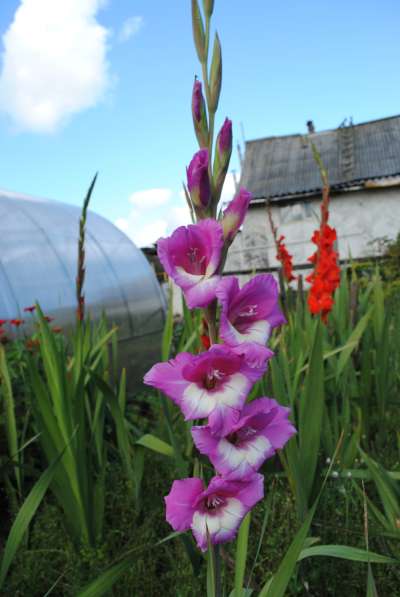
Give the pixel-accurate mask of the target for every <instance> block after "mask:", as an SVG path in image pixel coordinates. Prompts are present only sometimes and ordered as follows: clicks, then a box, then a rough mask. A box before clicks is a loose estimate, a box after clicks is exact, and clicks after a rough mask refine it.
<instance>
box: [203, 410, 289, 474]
mask: <svg viewBox="0 0 400 597" xmlns="http://www.w3.org/2000/svg"><path fill="white" fill-rule="evenodd" d="M288 415H289V409H288V408H285V407H283V406H280V405H279V404H278V403H277V402H276V400H273V399H271V398H259V399H258V400H254V401H253V402H250V403H249V404H246V406H245V407H244V408H243V410H242V413H241V416H240V419H239V421H238V422H237V423H236V424H235V425H234V426H233V427H232V428H231V429H230V431H229V434H228V435H226V436H225V437H221V438H218V437H215V436H214V435H213V434H212V432H211V429H210V428H209V427H208V425H207V426H203V427H192V436H193V440H194V443H195V445H196V447H197V449H198V450H199V451H200V452H201V453H202V454H206V455H207V456H208V458H209V459H210V460H211V462H212V464H213V465H214V467H215V469H216V471H217V472H218V473H220V474H221V475H223V476H224V478H226V479H231V480H233V479H244V478H245V477H248V476H249V475H252V474H253V473H255V472H256V471H258V469H259V468H260V467H261V465H262V464H263V463H264V461H265V460H266V459H267V458H270V457H271V456H273V454H275V452H276V450H279V449H281V448H283V446H284V445H285V444H286V442H287V441H288V440H289V439H290V437H292V435H293V434H294V433H296V430H295V428H294V427H293V425H292V424H291V423H290V421H289V420H288Z"/></svg>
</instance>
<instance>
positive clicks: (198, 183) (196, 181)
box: [186, 149, 211, 209]
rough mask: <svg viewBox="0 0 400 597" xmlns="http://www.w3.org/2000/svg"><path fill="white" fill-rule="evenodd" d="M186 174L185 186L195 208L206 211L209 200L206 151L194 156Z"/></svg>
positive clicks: (203, 150) (201, 150)
mask: <svg viewBox="0 0 400 597" xmlns="http://www.w3.org/2000/svg"><path fill="white" fill-rule="evenodd" d="M186 173H187V186H188V189H189V193H190V197H191V199H192V203H193V205H194V206H195V207H200V208H203V209H206V208H207V207H208V205H209V203H210V199H211V186H210V178H209V176H208V149H200V151H198V152H197V153H195V154H194V156H193V159H192V161H191V162H190V164H189V167H188V168H187V170H186Z"/></svg>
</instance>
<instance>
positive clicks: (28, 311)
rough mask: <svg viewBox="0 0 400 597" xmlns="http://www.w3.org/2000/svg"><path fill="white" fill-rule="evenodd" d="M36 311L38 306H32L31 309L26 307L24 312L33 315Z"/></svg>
mask: <svg viewBox="0 0 400 597" xmlns="http://www.w3.org/2000/svg"><path fill="white" fill-rule="evenodd" d="M35 309H36V305H31V306H30V307H25V309H24V311H25V313H33V312H34V310H35Z"/></svg>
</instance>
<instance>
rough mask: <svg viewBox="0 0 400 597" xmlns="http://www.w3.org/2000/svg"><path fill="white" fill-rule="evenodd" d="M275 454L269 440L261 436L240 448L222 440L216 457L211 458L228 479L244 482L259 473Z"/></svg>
mask: <svg viewBox="0 0 400 597" xmlns="http://www.w3.org/2000/svg"><path fill="white" fill-rule="evenodd" d="M273 453H274V449H273V447H272V446H271V444H270V442H269V440H268V439H267V438H266V437H264V436H263V435H261V434H260V435H257V436H255V437H253V438H251V439H250V440H248V441H247V442H244V443H243V444H241V445H238V446H234V445H233V444H231V443H230V442H229V441H227V440H226V439H221V440H220V441H219V443H218V448H217V450H216V453H215V456H214V454H213V455H212V456H213V458H211V456H210V460H211V462H212V463H213V465H214V466H215V469H216V470H217V471H218V472H219V473H220V474H221V475H224V477H225V478H226V479H229V480H243V479H244V478H246V477H249V476H250V475H253V474H254V473H255V472H256V471H258V469H259V468H260V467H261V466H262V464H263V463H264V462H265V460H266V459H267V458H268V457H269V456H272V454H273Z"/></svg>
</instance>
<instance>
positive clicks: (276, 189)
mask: <svg viewBox="0 0 400 597" xmlns="http://www.w3.org/2000/svg"><path fill="white" fill-rule="evenodd" d="M308 127H309V131H308V133H307V134H305V135H301V134H296V135H286V136H282V137H267V138H264V139H256V140H254V141H248V142H246V146H245V156H244V163H243V167H242V174H241V181H240V184H241V186H243V187H245V188H247V189H248V190H250V191H251V192H252V194H253V200H252V202H251V204H250V208H249V211H248V215H247V217H246V220H245V222H244V225H243V229H242V231H241V233H240V234H238V235H237V237H236V239H235V241H234V243H233V245H232V247H231V249H230V252H229V256H228V261H227V264H226V267H225V271H228V272H232V273H234V272H235V273H240V274H242V275H243V276H244V277H247V275H248V274H250V273H252V272H253V271H273V270H274V269H275V268H276V267H277V266H278V265H279V263H278V262H277V260H276V257H275V255H276V249H275V245H274V241H273V236H272V233H271V229H270V224H269V220H268V214H267V210H266V203H267V202H269V203H270V206H271V212H272V217H273V221H274V224H275V226H276V227H277V228H278V234H283V235H284V236H285V237H286V241H285V242H286V245H287V247H288V250H289V252H290V253H291V254H292V255H293V258H294V259H293V262H294V264H295V266H296V269H300V270H301V269H306V268H307V267H309V264H307V258H308V257H309V256H310V255H311V254H312V253H313V251H314V249H315V247H314V245H312V244H311V242H310V238H311V236H312V233H313V231H314V230H315V229H316V228H317V227H318V226H319V206H320V200H321V191H322V184H321V178H320V172H319V169H318V167H317V165H316V163H315V161H314V158H313V155H312V151H311V144H310V141H312V142H313V143H314V144H315V146H316V147H317V149H318V151H319V153H320V155H321V158H322V161H323V163H324V165H325V167H326V169H327V171H328V176H329V182H330V187H331V204H330V222H331V224H332V226H334V227H335V228H336V230H337V235H338V241H337V248H338V251H339V255H340V259H341V260H346V259H349V258H352V259H358V258H368V257H376V256H378V255H379V254H380V253H381V251H382V239H383V238H385V237H387V238H392V239H394V238H395V237H396V236H397V234H398V233H399V232H400V116H394V117H390V118H383V119H380V120H374V121H371V122H365V123H362V124H357V125H354V124H353V123H351V122H350V124H343V125H342V126H340V127H339V128H337V129H333V130H328V131H322V132H315V130H314V127H313V125H312V123H311V122H310V123H308Z"/></svg>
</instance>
